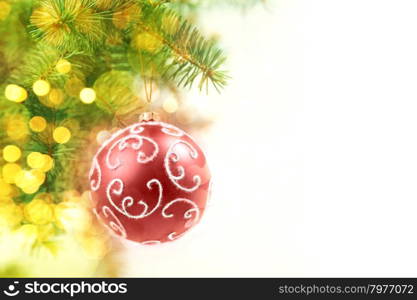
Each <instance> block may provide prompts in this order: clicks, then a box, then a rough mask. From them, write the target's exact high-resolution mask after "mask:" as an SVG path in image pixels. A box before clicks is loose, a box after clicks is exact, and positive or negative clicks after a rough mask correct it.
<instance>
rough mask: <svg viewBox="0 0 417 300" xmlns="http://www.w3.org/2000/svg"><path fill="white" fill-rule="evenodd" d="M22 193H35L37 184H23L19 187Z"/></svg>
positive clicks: (37, 188)
mask: <svg viewBox="0 0 417 300" xmlns="http://www.w3.org/2000/svg"><path fill="white" fill-rule="evenodd" d="M21 189H22V191H23V193H25V194H28V195H31V194H34V193H36V192H37V191H38V190H39V185H36V184H32V185H25V186H24V187H22V188H21Z"/></svg>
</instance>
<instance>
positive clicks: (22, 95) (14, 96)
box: [4, 84, 28, 102]
mask: <svg viewBox="0 0 417 300" xmlns="http://www.w3.org/2000/svg"><path fill="white" fill-rule="evenodd" d="M4 95H5V96H6V98H7V99H8V100H10V101H13V102H23V101H25V100H26V98H27V97H28V93H27V92H26V90H25V89H24V88H22V87H20V86H18V85H17V84H9V85H7V86H6V89H5V91H4Z"/></svg>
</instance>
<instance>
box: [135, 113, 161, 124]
mask: <svg viewBox="0 0 417 300" xmlns="http://www.w3.org/2000/svg"><path fill="white" fill-rule="evenodd" d="M149 121H161V116H160V115H159V114H158V113H156V112H153V111H147V112H143V113H141V114H140V116H139V122H149Z"/></svg>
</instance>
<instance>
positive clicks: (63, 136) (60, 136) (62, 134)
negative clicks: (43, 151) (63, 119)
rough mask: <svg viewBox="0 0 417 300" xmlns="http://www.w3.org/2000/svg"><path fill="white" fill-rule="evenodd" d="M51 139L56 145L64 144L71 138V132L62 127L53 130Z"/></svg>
mask: <svg viewBox="0 0 417 300" xmlns="http://www.w3.org/2000/svg"><path fill="white" fill-rule="evenodd" d="M53 138H54V140H55V142H57V143H58V144H65V143H67V142H68V141H69V140H70V138H71V131H69V129H68V128H66V127H64V126H60V127H57V128H55V130H54V133H53Z"/></svg>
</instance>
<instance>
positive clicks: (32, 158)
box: [26, 152, 47, 169]
mask: <svg viewBox="0 0 417 300" xmlns="http://www.w3.org/2000/svg"><path fill="white" fill-rule="evenodd" d="M46 160H47V159H46V157H45V155H43V154H42V153H40V152H31V153H30V154H29V155H28V156H27V158H26V162H27V164H28V166H29V167H31V168H33V169H40V168H42V167H43V166H45V164H46Z"/></svg>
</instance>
